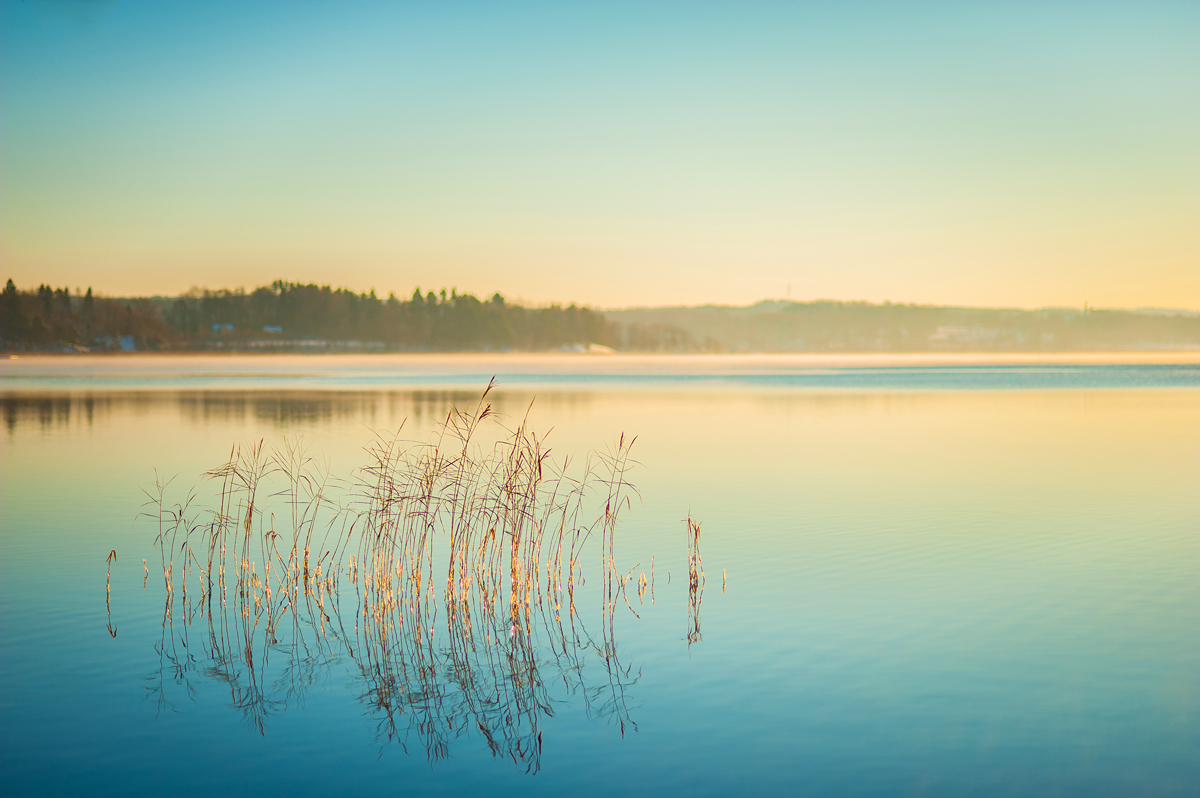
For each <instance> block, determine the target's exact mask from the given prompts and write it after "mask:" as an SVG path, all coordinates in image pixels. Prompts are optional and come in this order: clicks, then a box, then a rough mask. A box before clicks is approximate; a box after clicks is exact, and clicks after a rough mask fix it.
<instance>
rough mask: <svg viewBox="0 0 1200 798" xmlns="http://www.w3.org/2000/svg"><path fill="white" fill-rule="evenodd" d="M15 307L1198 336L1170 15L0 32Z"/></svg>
mask: <svg viewBox="0 0 1200 798" xmlns="http://www.w3.org/2000/svg"><path fill="white" fill-rule="evenodd" d="M0 30H2V33H0V35H2V37H3V38H2V39H0V181H2V182H0V257H2V259H3V261H4V265H5V272H6V275H5V276H8V275H11V276H12V277H13V278H14V279H16V281H17V282H18V284H21V285H31V284H36V283H40V282H50V283H53V284H55V285H59V284H68V285H71V286H75V285H81V286H86V285H93V286H96V287H97V288H98V289H101V290H104V291H106V292H109V293H119V294H128V293H151V292H157V293H172V292H177V291H181V290H184V289H186V288H188V287H189V286H191V285H207V286H211V287H218V286H233V285H245V286H247V287H250V286H253V285H256V284H259V283H265V282H269V281H270V280H272V279H275V278H277V277H283V278H288V279H299V280H305V281H307V280H315V281H320V282H332V283H335V284H341V285H346V286H349V287H351V288H355V289H358V290H365V289H367V288H372V287H373V288H376V289H377V290H380V291H387V290H393V289H394V290H396V291H397V292H400V293H404V294H407V293H410V292H411V290H412V288H413V287H414V286H415V285H420V286H422V287H423V288H441V287H442V286H446V287H450V286H454V287H457V288H458V289H459V290H463V291H472V292H476V293H480V294H484V293H486V294H490V293H492V292H493V291H497V290H499V291H502V292H504V293H506V294H508V295H510V296H513V297H517V298H524V299H526V300H529V301H548V300H559V301H572V300H574V301H580V302H587V303H591V304H598V305H604V306H623V305H634V304H668V303H670V304H674V303H687V304H695V303H702V302H722V303H747V302H752V301H755V300H757V299H761V298H764V297H777V296H783V295H784V294H785V293H786V292H787V290H788V288H787V287H788V285H789V284H790V286H791V296H792V298H794V299H812V298H818V297H821V298H836V299H868V300H875V301H882V300H885V299H887V300H892V301H917V302H935V303H956V304H974V305H1015V306H1024V307H1034V306H1043V305H1081V304H1082V303H1083V302H1085V301H1087V302H1091V303H1092V304H1093V305H1099V306H1143V305H1159V306H1184V307H1192V308H1200V135H1197V131H1198V130H1200V45H1198V42H1200V4H1196V3H1013V2H1006V3H955V4H950V3H923V4H911V3H910V4H902V3H788V4H769V3H758V4H746V3H737V4H735V3H679V4H673V3H599V2H597V3H588V4H583V3H579V4H566V3H479V4H475V3H424V4H416V3H411V4H401V3H351V4H346V5H345V6H344V7H343V6H341V5H336V6H335V5H333V4H321V5H318V4H311V5H307V4H298V3H259V4H252V3H188V4H183V3H179V4H176V3H129V2H107V3H105V2H96V3H91V2H64V1H62V0H59V1H57V2H30V1H27V2H19V3H4V4H3V7H2V10H0Z"/></svg>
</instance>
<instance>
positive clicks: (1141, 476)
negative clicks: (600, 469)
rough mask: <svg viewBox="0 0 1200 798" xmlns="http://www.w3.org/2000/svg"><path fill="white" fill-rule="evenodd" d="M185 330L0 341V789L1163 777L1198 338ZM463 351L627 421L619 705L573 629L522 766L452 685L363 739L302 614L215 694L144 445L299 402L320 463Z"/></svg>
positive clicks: (598, 425)
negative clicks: (491, 354) (475, 337)
mask: <svg viewBox="0 0 1200 798" xmlns="http://www.w3.org/2000/svg"><path fill="white" fill-rule="evenodd" d="M214 362H215V363H216V365H215V366H214V365H213V362H205V361H203V360H197V359H186V358H185V359H178V360H173V359H155V358H144V359H143V358H124V359H120V358H113V359H89V358H61V359H37V358H32V359H30V358H22V360H21V361H17V362H15V363H14V362H11V361H10V362H6V363H3V364H0V406H2V408H3V414H4V421H5V428H4V430H3V432H0V526H2V532H0V574H2V579H0V652H2V653H0V717H2V722H0V736H2V739H3V747H2V752H0V763H2V766H0V778H2V779H3V792H4V794H11V795H53V794H78V793H81V792H87V793H92V794H107V793H111V794H121V795H128V794H138V795H142V794H171V795H191V794H216V793H218V792H219V793H231V794H247V795H248V794H263V793H264V792H265V793H270V794H274V793H281V792H284V791H287V792H290V793H293V794H303V795H307V794H314V795H316V794H350V793H356V794H379V793H389V794H390V793H401V794H408V793H416V794H424V793H444V794H464V793H475V792H482V791H487V792H489V793H493V794H496V793H499V794H517V793H521V794H560V795H561V794H598V795H607V794H616V793H622V794H638V795H640V794H650V793H657V794H664V793H667V794H670V793H674V792H679V791H682V790H687V791H689V792H692V793H696V794H732V793H741V792H746V791H754V792H760V793H771V794H812V795H829V794H845V795H897V794H921V795H1030V794H1034V795H1080V796H1083V795H1129V794H1150V795H1195V794H1196V792H1197V788H1196V785H1197V784H1200V635H1197V630H1198V629H1200V368H1198V367H1197V366H1196V365H1195V364H1189V363H1186V362H1183V363H1178V362H1177V363H1148V364H1147V363H1143V364H1134V365H1120V364H1112V363H1108V364H1102V363H1101V364H1097V363H1087V362H1081V363H1076V364H1061V363H1026V364H1020V363H1017V364H1012V363H1008V364H1004V363H1000V364H988V363H983V364H974V365H971V364H956V363H952V362H950V363H947V362H942V363H932V364H931V363H916V364H914V363H907V362H896V363H887V362H883V363H878V362H876V363H866V364H863V363H858V364H855V363H850V364H846V363H842V364H840V365H837V364H835V365H829V364H821V363H816V364H814V363H812V362H810V361H799V360H791V361H787V360H784V361H780V360H778V359H776V360H771V359H766V360H763V361H759V362H758V363H757V364H751V365H747V364H748V363H751V361H749V360H736V359H725V360H717V361H712V362H707V363H705V362H702V361H699V360H688V359H675V360H670V359H667V360H662V359H660V360H658V361H653V360H646V361H638V360H636V359H622V360H618V361H604V363H606V364H608V365H601V366H595V365H592V366H588V365H587V363H592V364H595V363H596V362H597V361H596V360H594V359H593V360H588V359H576V360H566V359H561V358H548V359H541V360H539V359H537V358H519V359H518V358H513V359H508V360H505V359H503V358H493V359H488V358H474V359H460V360H455V359H453V358H450V359H444V360H436V359H429V360H425V361H419V360H418V361H413V360H405V359H403V358H401V359H396V360H392V361H388V360H384V359H375V360H372V359H370V358H361V359H355V358H350V359H345V360H339V359H334V358H324V359H321V358H310V359H304V358H299V359H281V360H270V359H262V358H226V359H218V360H216V361H214ZM414 362H416V363H417V365H413V364H414ZM447 363H449V364H450V365H446V364H447ZM497 373H498V374H499V375H500V384H499V389H498V393H497V394H496V396H495V400H496V401H495V404H496V407H497V409H498V410H499V411H500V412H501V413H503V414H506V415H507V416H509V417H520V416H522V415H523V414H524V413H525V411H526V409H527V407H528V406H529V404H530V402H531V401H532V402H533V405H532V410H531V411H530V418H531V420H532V423H533V425H534V426H535V427H537V428H540V429H545V430H552V431H551V432H550V437H549V440H550V442H551V444H552V445H553V446H554V447H555V451H556V452H559V453H583V452H585V451H587V450H590V449H604V448H605V447H608V446H611V444H612V443H613V442H614V441H615V440H616V439H617V438H618V436H620V435H621V433H623V432H624V433H627V434H636V435H637V436H638V439H637V442H636V444H635V448H634V454H635V457H636V458H637V459H638V460H639V461H640V466H639V467H638V469H637V470H636V471H635V472H634V475H633V477H634V480H635V481H636V483H637V485H638V487H639V489H640V491H641V500H640V501H635V502H634V503H633V507H632V511H631V512H629V513H628V515H626V516H625V517H624V519H623V521H622V524H621V527H620V529H619V533H618V534H619V543H618V546H617V559H618V561H619V563H624V564H625V566H626V567H630V566H634V565H635V563H640V564H642V566H641V567H643V568H644V567H645V566H646V565H647V564H648V563H649V562H650V559H651V557H653V558H654V561H655V563H656V569H657V579H656V590H655V599H654V603H650V601H649V598H648V597H647V599H646V600H645V602H644V603H643V602H639V601H636V600H635V601H634V602H633V608H634V609H636V611H637V615H635V614H634V613H633V612H632V611H629V610H623V611H621V612H618V613H617V615H616V618H615V624H614V639H615V642H616V643H617V645H618V646H619V650H620V660H621V663H622V666H623V667H626V668H627V669H628V670H627V673H628V678H627V679H625V680H624V682H622V689H623V691H624V692H623V702H624V703H623V707H622V708H621V709H620V711H614V710H613V709H612V707H611V706H610V705H609V704H606V703H605V701H604V700H602V697H599V696H598V694H589V693H587V691H586V690H581V689H573V688H572V687H571V685H573V684H579V683H582V684H585V685H587V686H597V685H598V686H600V687H604V686H605V685H607V684H608V682H607V681H606V679H605V678H604V676H605V672H604V669H603V667H602V665H603V663H601V662H600V659H601V658H600V657H599V656H598V655H596V654H595V653H592V654H590V655H589V654H587V652H584V657H583V659H581V660H580V661H579V662H578V663H577V664H578V671H577V672H578V674H579V675H580V679H582V680H583V681H582V682H573V681H572V678H573V674H575V673H576V671H571V672H570V673H568V674H567V677H568V678H566V679H564V678H563V674H562V673H561V672H560V671H559V670H556V668H555V667H554V666H553V664H552V663H550V662H549V659H548V658H544V665H543V667H542V669H541V678H544V679H545V681H546V691H547V696H548V699H549V704H550V710H551V712H547V713H542V715H540V716H539V719H538V726H537V731H538V732H539V733H540V752H539V753H538V754H537V756H536V766H535V767H534V768H532V769H533V770H536V771H537V772H536V773H533V774H530V773H527V772H526V771H527V770H530V769H531V768H530V767H529V764H530V763H529V761H528V760H522V759H520V758H517V759H515V760H514V758H512V757H509V756H507V755H506V754H503V753H502V754H501V755H499V756H493V752H492V750H491V748H490V747H489V744H488V739H487V738H486V736H485V735H484V734H483V733H482V732H481V731H480V730H479V726H478V724H477V723H476V722H474V721H473V720H471V716H470V714H469V713H461V712H460V713H458V714H454V713H450V714H449V715H447V717H445V718H442V720H441V723H442V724H443V725H442V726H439V727H438V730H439V731H438V734H440V735H441V738H439V739H441V740H442V742H444V747H438V746H434V747H433V748H432V749H431V747H430V740H431V737H430V734H429V733H428V731H429V729H431V728H433V726H431V725H430V723H429V719H428V718H421V717H416V716H413V717H406V718H404V719H403V722H402V723H401V724H400V725H399V726H398V727H397V728H396V730H395V732H394V733H393V734H392V735H391V736H390V737H389V734H388V733H387V731H388V730H387V729H385V728H384V726H383V725H381V716H380V713H379V711H378V709H377V707H376V706H374V705H373V704H372V703H371V700H370V697H369V693H370V690H369V688H370V685H369V684H368V683H367V682H365V681H364V678H363V674H362V670H361V668H360V666H359V663H358V662H357V661H356V659H355V654H352V653H351V652H348V651H346V650H343V649H339V648H338V646H336V645H335V646H331V647H329V650H327V651H322V652H314V651H311V650H305V651H298V649H296V647H295V646H294V645H292V642H289V643H287V644H286V645H285V644H283V643H281V644H280V645H279V646H278V647H277V650H272V651H271V652H270V658H269V662H268V663H266V664H265V665H264V664H262V663H260V664H259V667H260V669H261V672H262V675H263V681H262V683H263V685H264V691H265V694H266V698H267V699H268V700H267V701H266V702H265V703H264V704H263V705H260V706H258V707H248V706H247V705H246V702H245V701H244V700H243V696H241V695H240V694H238V693H237V691H236V690H234V689H231V681H232V682H233V683H235V684H237V683H238V679H241V678H245V674H235V676H234V678H232V679H231V678H230V674H228V673H223V672H220V669H217V668H214V667H213V663H212V662H211V661H210V660H208V659H206V657H205V655H204V651H203V646H202V645H200V643H199V642H198V641H200V640H202V636H193V637H188V638H185V637H183V636H182V635H181V630H183V631H186V630H187V628H188V627H186V625H185V624H183V623H182V622H181V621H179V619H177V618H176V619H173V625H172V626H170V627H169V628H168V629H166V630H164V613H163V610H164V598H165V596H164V588H163V585H162V581H161V579H158V580H156V579H155V578H151V579H149V580H148V581H147V583H146V587H145V588H143V567H142V560H143V558H145V559H146V560H147V561H148V562H149V563H151V564H153V563H154V562H156V560H157V559H158V556H159V554H158V552H157V550H155V549H154V547H153V537H154V530H153V528H152V527H151V526H150V525H149V524H147V523H146V522H145V521H144V520H142V521H139V520H137V519H136V518H135V517H136V515H137V513H138V512H139V508H140V505H141V503H142V502H143V501H144V499H145V497H144V496H143V494H142V493H141V490H140V488H141V487H143V486H146V485H148V484H149V483H150V482H152V480H153V478H154V473H155V469H157V470H158V471H159V472H160V473H164V474H168V475H172V474H178V475H179V476H178V478H177V481H176V485H177V486H179V487H180V488H181V489H186V488H188V487H192V486H199V488H200V490H201V491H204V490H206V489H207V488H206V484H207V483H204V482H203V481H201V480H200V478H199V474H200V473H201V472H202V471H203V470H205V469H207V468H211V467H212V466H214V465H217V464H219V463H220V462H222V461H223V460H224V458H225V457H226V456H227V455H228V454H229V449H230V446H231V444H232V443H234V442H249V441H255V440H259V439H264V440H266V441H267V443H268V444H273V443H278V442H280V441H282V440H283V439H284V438H285V437H287V436H296V435H302V436H303V438H304V439H305V440H306V441H307V442H308V443H309V444H310V445H311V446H312V448H313V450H314V451H320V452H321V453H322V454H323V457H324V458H326V460H327V462H328V464H329V467H330V468H331V469H332V470H334V471H336V472H339V473H349V472H350V471H351V469H353V468H354V467H356V466H360V465H363V464H364V462H365V461H364V457H363V455H362V447H363V445H364V444H366V443H368V442H369V441H370V439H371V438H372V436H373V435H374V434H375V432H377V431H382V430H389V429H395V428H396V427H398V426H399V425H400V424H401V422H402V421H404V420H405V419H407V422H406V426H405V428H404V430H405V434H406V435H407V436H409V437H413V438H421V437H424V436H426V435H427V434H429V433H430V432H431V431H432V430H433V429H434V427H435V425H436V423H437V421H438V420H439V419H441V418H442V417H443V416H444V414H445V412H446V409H447V407H448V406H449V405H450V404H452V403H458V404H460V405H462V404H468V403H470V402H471V401H472V397H473V395H474V394H476V393H478V390H479V389H480V388H481V387H482V383H485V382H486V380H487V378H488V377H490V376H491V375H492V374H497ZM689 512H690V513H691V515H692V516H693V517H695V518H698V519H700V520H701V521H702V525H703V543H702V552H703V557H704V565H705V569H706V575H707V582H706V589H705V592H704V594H703V600H702V603H701V606H700V609H699V617H700V621H701V622H702V639H701V640H699V641H698V642H694V643H692V644H691V645H689V641H688V640H687V635H688V632H689V629H690V626H689V624H690V619H689V614H688V593H687V585H686V580H685V579H683V578H681V576H682V575H683V574H684V573H685V571H686V567H687V559H686V557H687V554H686V551H687V550H686V539H685V529H684V524H683V521H682V519H683V518H684V517H685V516H686V515H687V514H688V513H689ZM114 548H115V549H116V550H117V553H118V559H117V562H116V564H115V565H114V566H113V568H112V595H111V610H112V616H111V621H112V624H113V626H114V627H115V629H116V636H115V637H113V636H112V635H111V634H110V632H109V630H108V626H107V624H108V622H109V617H108V615H107V614H106V605H105V570H106V566H105V555H106V554H107V553H108V552H109V550H110V549H114ZM667 571H670V572H671V576H670V577H669V579H670V581H669V582H668V576H667V574H666V572H667ZM722 572H724V573H725V577H726V580H725V585H724V589H722V584H721V582H722V580H721V574H722ZM151 576H152V577H154V576H155V574H154V571H153V568H151ZM622 607H623V605H622ZM581 615H582V616H583V617H582V618H581V621H583V622H584V623H587V624H590V625H591V628H592V629H593V631H594V628H595V623H594V618H592V615H594V613H593V612H592V609H591V608H590V606H589V607H585V608H584V609H583V610H582V611H581ZM638 616H640V617H638ZM180 641H182V642H183V643H184V644H187V645H191V646H193V648H194V651H188V650H183V651H181V650H180V648H179V645H180ZM293 642H294V641H293ZM289 646H292V648H291V650H289ZM180 662H182V663H183V666H182V667H181V666H180V665H179V663H180ZM447 721H449V723H450V724H451V728H450V729H447V728H446V727H445V726H444V724H445V723H446V722H447ZM464 722H465V725H464ZM406 724H407V725H406ZM434 725H436V724H434Z"/></svg>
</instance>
